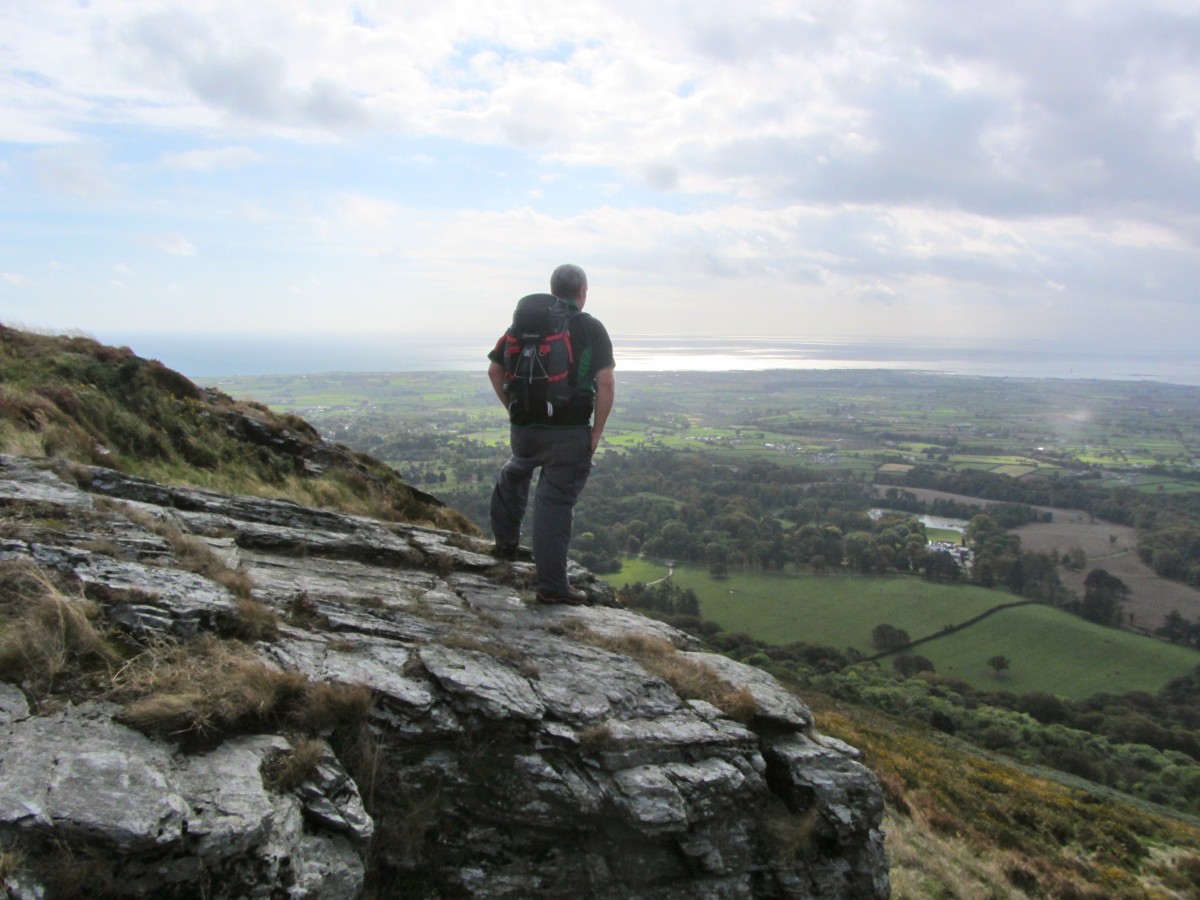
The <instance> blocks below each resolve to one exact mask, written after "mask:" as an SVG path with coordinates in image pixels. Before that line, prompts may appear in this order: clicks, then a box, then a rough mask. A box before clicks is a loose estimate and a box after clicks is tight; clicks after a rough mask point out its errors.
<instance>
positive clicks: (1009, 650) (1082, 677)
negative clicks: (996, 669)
mask: <svg viewBox="0 0 1200 900" xmlns="http://www.w3.org/2000/svg"><path fill="white" fill-rule="evenodd" d="M914 652H916V653H919V654H921V655H922V656H925V657H927V658H929V659H930V660H931V661H932V662H933V664H934V665H935V666H936V667H937V670H938V672H940V673H942V674H943V675H949V676H952V677H955V678H961V679H962V680H963V681H966V682H967V683H968V684H971V685H974V686H975V687H977V688H982V689H984V690H1005V691H1011V692H1012V693H1014V694H1023V693H1028V692H1030V691H1041V692H1044V693H1048V694H1057V695H1058V696H1061V697H1070V698H1073V699H1082V698H1085V697H1090V696H1091V695H1093V694H1098V693H1113V694H1119V693H1126V692H1129V691H1146V692H1149V693H1154V692H1155V691H1157V690H1158V689H1159V688H1161V687H1162V686H1163V685H1164V684H1166V683H1167V682H1168V681H1170V680H1171V679H1172V678H1176V677H1178V676H1180V675H1185V674H1187V673H1188V672H1190V671H1191V670H1192V669H1194V668H1195V667H1196V666H1197V665H1200V653H1198V652H1197V651H1195V650H1191V649H1188V648H1187V647H1179V646H1176V645H1174V644H1166V643H1163V642H1162V641H1156V640H1154V639H1153V638H1148V637H1143V636H1141V635H1137V634H1131V633H1130V632H1128V631H1118V630H1117V629H1114V628H1104V627H1102V626H1100V625H1095V624H1093V623H1091V622H1087V621H1085V620H1083V619H1080V618H1078V617H1076V616H1072V615H1070V614H1068V613H1065V612H1062V611H1060V610H1057V609H1051V608H1050V607H1047V606H1022V607H1020V608H1019V609H1009V610H1003V611H1001V612H998V613H996V615H994V616H990V617H988V618H987V619H984V620H983V621H982V622H979V623H978V624H976V625H973V626H971V627H970V628H969V629H967V630H965V631H963V632H960V633H957V634H951V635H947V636H945V637H940V638H938V639H937V640H935V641H930V642H929V643H928V644H923V645H921V646H920V647H918V648H916V650H915V651H914ZM997 655H998V656H1004V657H1007V658H1008V660H1009V671H1008V672H1007V673H1006V674H1005V675H1004V676H1002V677H1000V678H996V677H995V676H994V675H993V673H992V671H991V670H990V669H989V668H988V666H987V661H988V660H989V659H990V658H991V657H993V656H997Z"/></svg>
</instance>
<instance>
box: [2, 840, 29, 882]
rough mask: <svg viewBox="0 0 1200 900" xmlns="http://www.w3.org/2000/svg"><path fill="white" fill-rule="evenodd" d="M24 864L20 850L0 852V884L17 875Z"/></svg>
mask: <svg viewBox="0 0 1200 900" xmlns="http://www.w3.org/2000/svg"><path fill="white" fill-rule="evenodd" d="M24 862H25V857H24V855H23V854H22V853H21V851H20V849H16V848H14V849H9V850H0V884H3V883H4V882H5V881H7V880H8V879H9V878H12V876H13V875H15V874H17V871H18V870H19V869H20V868H21V866H22V865H23V864H24Z"/></svg>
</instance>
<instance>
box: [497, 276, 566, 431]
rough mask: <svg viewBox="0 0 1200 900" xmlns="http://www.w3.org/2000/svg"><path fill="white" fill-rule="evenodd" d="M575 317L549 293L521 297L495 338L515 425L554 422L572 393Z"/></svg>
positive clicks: (509, 408)
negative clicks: (507, 324) (499, 336)
mask: <svg viewBox="0 0 1200 900" xmlns="http://www.w3.org/2000/svg"><path fill="white" fill-rule="evenodd" d="M577 313H578V310H577V309H575V307H574V306H572V305H571V304H570V303H567V302H566V301H565V300H560V299H559V298H558V297H555V296H553V295H552V294H530V295H529V296H527V297H522V298H521V299H520V301H518V303H517V308H516V310H515V311H514V312H513V320H512V325H511V326H510V327H509V329H508V331H506V332H505V334H504V337H503V338H502V339H501V347H502V349H503V356H504V395H505V397H507V398H508V416H509V419H510V420H511V421H512V422H514V423H516V424H531V423H534V422H547V423H552V422H553V421H554V414H555V413H556V412H559V411H563V410H565V408H566V406H567V405H568V403H569V402H570V400H571V399H572V398H573V397H574V395H575V388H574V386H573V385H572V384H571V366H572V364H573V363H574V362H575V355H574V352H573V351H572V349H571V334H570V330H571V319H572V318H573V317H574V316H575V315H576V314H577Z"/></svg>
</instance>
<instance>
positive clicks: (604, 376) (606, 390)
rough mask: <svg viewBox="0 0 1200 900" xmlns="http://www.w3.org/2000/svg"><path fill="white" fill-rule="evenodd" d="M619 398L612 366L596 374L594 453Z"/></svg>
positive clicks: (593, 426)
mask: <svg viewBox="0 0 1200 900" xmlns="http://www.w3.org/2000/svg"><path fill="white" fill-rule="evenodd" d="M616 396H617V379H616V377H615V376H614V374H613V368H612V366H609V367H608V368H607V369H602V370H601V371H599V372H597V373H596V411H595V418H594V419H593V424H592V452H593V453H595V452H596V447H598V446H599V445H600V437H601V436H602V435H603V434H604V423H605V422H607V421H608V414H609V413H610V412H612V408H613V400H614V399H615V398H616Z"/></svg>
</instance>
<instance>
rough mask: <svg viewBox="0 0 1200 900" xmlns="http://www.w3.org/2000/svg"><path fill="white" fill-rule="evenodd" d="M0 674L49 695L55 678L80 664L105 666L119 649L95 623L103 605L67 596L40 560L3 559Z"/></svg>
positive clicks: (37, 693)
mask: <svg viewBox="0 0 1200 900" xmlns="http://www.w3.org/2000/svg"><path fill="white" fill-rule="evenodd" d="M0 597H3V600H0V617H2V618H3V619H5V620H7V621H6V622H5V625H4V631H3V636H2V637H0V676H2V677H5V678H9V679H12V680H14V681H17V682H21V683H24V684H26V685H27V686H28V687H29V689H30V691H31V692H32V693H33V694H34V695H35V696H39V697H42V696H47V695H49V694H50V693H51V692H52V691H53V690H54V689H55V687H56V685H57V682H58V681H59V680H60V679H61V678H63V677H65V676H67V675H69V674H78V673H79V672H80V671H81V670H83V669H87V668H94V667H102V668H107V667H108V666H109V665H112V664H115V663H116V661H117V658H118V657H117V654H116V652H115V651H114V650H113V649H112V648H111V647H110V646H109V645H108V643H107V642H106V641H105V638H104V634H103V632H102V630H101V629H100V628H99V627H98V626H97V624H96V621H97V620H98V619H99V616H100V610H99V607H98V606H97V605H96V604H95V603H92V602H91V601H90V600H87V599H85V598H83V597H67V596H66V595H64V594H63V593H62V592H61V591H60V590H59V589H58V587H57V586H56V585H55V583H54V581H53V580H52V579H51V577H50V576H49V575H48V574H47V573H46V572H45V571H44V570H43V569H41V568H40V567H39V566H38V565H37V564H35V563H33V562H30V561H27V560H17V561H13V562H6V563H0Z"/></svg>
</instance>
